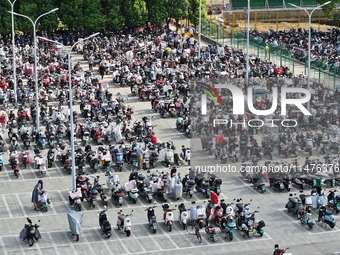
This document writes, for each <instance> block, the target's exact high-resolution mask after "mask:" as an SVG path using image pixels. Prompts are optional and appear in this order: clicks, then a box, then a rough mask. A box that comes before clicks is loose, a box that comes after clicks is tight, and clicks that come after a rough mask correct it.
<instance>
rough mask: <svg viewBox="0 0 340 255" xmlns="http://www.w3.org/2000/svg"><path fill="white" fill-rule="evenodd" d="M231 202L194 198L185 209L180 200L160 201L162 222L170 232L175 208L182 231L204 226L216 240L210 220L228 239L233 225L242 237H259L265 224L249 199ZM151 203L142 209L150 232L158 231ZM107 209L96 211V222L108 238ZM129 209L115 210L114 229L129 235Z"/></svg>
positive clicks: (109, 229)
mask: <svg viewBox="0 0 340 255" xmlns="http://www.w3.org/2000/svg"><path fill="white" fill-rule="evenodd" d="M214 196H216V194H214V193H212V198H213V199H215V198H214ZM234 201H235V202H236V204H235V207H233V204H234V203H230V204H226V203H225V202H224V200H221V202H220V204H213V202H212V200H209V201H208V204H207V205H206V204H205V203H206V202H205V201H204V202H203V203H202V204H196V202H195V201H193V202H192V203H191V206H190V208H189V209H186V206H185V205H184V204H183V203H181V204H180V205H179V206H177V205H175V206H174V207H173V208H171V207H170V204H168V203H163V204H162V210H163V221H164V225H165V226H166V228H167V229H168V231H169V232H171V231H172V229H173V225H174V222H175V216H174V212H173V211H175V210H177V209H178V222H179V224H180V226H181V228H182V229H183V230H185V229H186V230H187V231H188V232H189V230H188V229H190V228H191V229H192V228H193V227H194V226H196V227H197V228H198V229H202V228H203V227H205V232H206V233H207V234H208V237H209V239H211V240H213V241H215V242H216V241H217V240H218V239H219V238H218V234H217V233H216V228H215V227H213V226H212V225H211V224H209V222H215V224H216V226H217V227H218V228H220V230H221V232H222V233H223V234H225V238H226V239H227V238H228V239H229V240H230V241H231V240H233V238H234V229H235V228H236V229H238V230H240V231H241V233H242V235H243V237H244V238H251V237H253V236H254V235H256V234H258V235H259V236H260V237H262V236H263V235H264V230H263V228H264V227H265V223H264V221H263V220H260V221H256V220H255V214H256V213H258V212H259V211H257V210H255V211H254V212H251V211H250V209H249V205H250V202H251V201H250V202H249V203H243V202H242V199H237V200H235V199H234ZM154 203H155V205H153V206H148V207H146V208H145V211H146V212H147V220H148V228H149V229H150V230H151V231H152V232H153V233H157V230H158V229H159V226H158V222H157V217H156V214H155V208H156V207H157V205H156V202H154ZM106 211H107V209H106V208H105V209H104V210H102V211H100V212H99V213H98V216H99V225H100V227H101V229H102V232H103V234H105V235H106V236H107V237H108V238H110V237H111V236H112V227H111V224H110V222H109V221H108V220H107V216H106V213H105V212H106ZM132 212H133V211H132ZM132 212H131V213H130V214H123V212H122V210H120V211H119V212H118V214H119V215H118V219H117V228H118V230H120V229H122V230H123V231H124V232H125V233H126V235H127V236H130V235H131V231H132V227H131V219H130V217H129V216H131V215H132Z"/></svg>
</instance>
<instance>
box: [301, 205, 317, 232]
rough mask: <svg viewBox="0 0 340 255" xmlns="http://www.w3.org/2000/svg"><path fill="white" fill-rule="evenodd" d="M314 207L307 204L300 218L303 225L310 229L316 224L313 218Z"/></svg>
mask: <svg viewBox="0 0 340 255" xmlns="http://www.w3.org/2000/svg"><path fill="white" fill-rule="evenodd" d="M311 217H312V209H311V207H310V206H307V208H306V210H305V212H304V214H303V215H302V217H301V218H300V222H301V224H302V225H307V226H308V228H309V229H312V228H313V226H314V225H315V220H313V219H312V218H311Z"/></svg>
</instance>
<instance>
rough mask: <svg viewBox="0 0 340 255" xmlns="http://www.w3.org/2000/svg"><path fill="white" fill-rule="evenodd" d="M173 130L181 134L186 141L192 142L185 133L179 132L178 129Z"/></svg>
mask: <svg viewBox="0 0 340 255" xmlns="http://www.w3.org/2000/svg"><path fill="white" fill-rule="evenodd" d="M173 129H174V130H175V131H176V133H178V134H181V135H182V136H184V139H185V140H187V141H190V138H188V137H186V135H185V133H182V132H180V131H178V130H177V128H173Z"/></svg>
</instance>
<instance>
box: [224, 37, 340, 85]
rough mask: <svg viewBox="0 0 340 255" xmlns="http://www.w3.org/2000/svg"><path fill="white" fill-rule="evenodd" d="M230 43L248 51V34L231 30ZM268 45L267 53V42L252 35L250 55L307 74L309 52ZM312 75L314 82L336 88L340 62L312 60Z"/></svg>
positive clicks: (339, 73) (339, 83)
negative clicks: (327, 62)
mask: <svg viewBox="0 0 340 255" xmlns="http://www.w3.org/2000/svg"><path fill="white" fill-rule="evenodd" d="M230 44H231V45H232V46H234V47H235V48H238V49H242V50H243V51H244V52H246V47H247V37H246V34H245V33H241V32H237V31H233V32H231V34H230ZM268 46H269V51H267V53H266V50H265V47H266V43H265V42H263V41H262V40H260V39H257V38H252V37H250V39H249V55H250V54H256V55H257V56H259V58H260V59H265V58H267V60H268V61H270V62H273V63H275V64H276V65H280V66H287V67H289V69H290V70H291V71H292V72H293V73H294V74H300V73H304V74H307V71H308V62H307V61H308V58H307V54H305V53H302V51H301V52H300V53H299V52H297V51H296V50H294V51H292V50H287V49H284V48H281V47H278V46H276V45H274V44H270V43H268ZM299 54H302V55H299ZM310 77H311V80H312V81H313V82H317V83H323V84H325V85H326V86H328V87H332V88H335V87H337V86H340V65H339V64H338V63H335V64H331V65H329V64H326V63H324V62H322V61H321V60H311V69H310Z"/></svg>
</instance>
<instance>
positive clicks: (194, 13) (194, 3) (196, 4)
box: [188, 0, 207, 27]
mask: <svg viewBox="0 0 340 255" xmlns="http://www.w3.org/2000/svg"><path fill="white" fill-rule="evenodd" d="M201 1H202V8H201V18H202V20H204V19H206V17H207V12H206V5H207V1H206V0H201ZM199 11H200V0H189V12H188V19H189V21H190V22H191V23H192V24H193V25H194V27H197V25H198V23H199Z"/></svg>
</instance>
